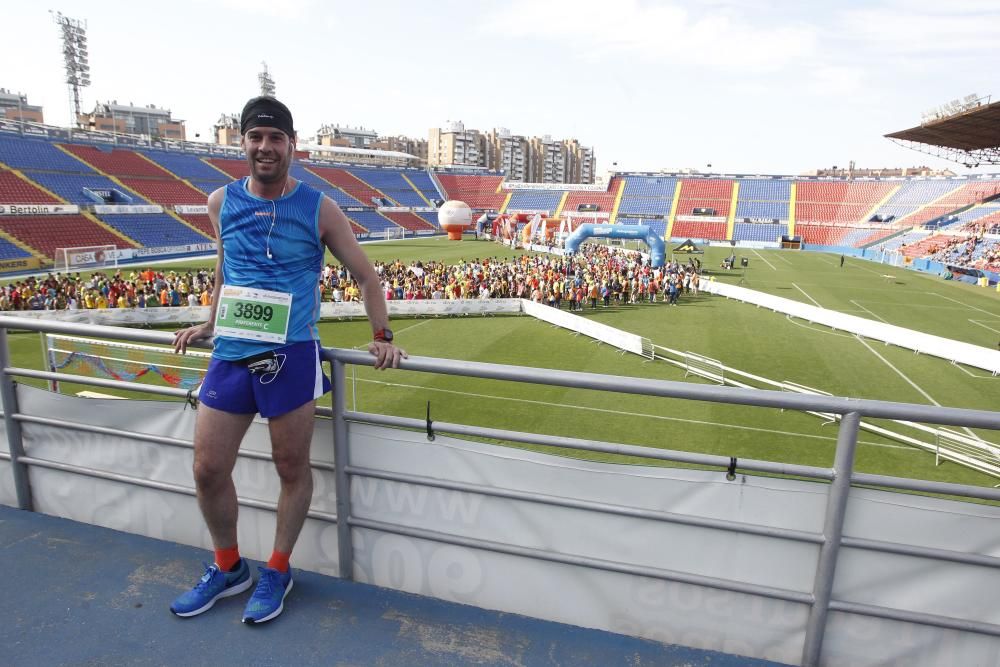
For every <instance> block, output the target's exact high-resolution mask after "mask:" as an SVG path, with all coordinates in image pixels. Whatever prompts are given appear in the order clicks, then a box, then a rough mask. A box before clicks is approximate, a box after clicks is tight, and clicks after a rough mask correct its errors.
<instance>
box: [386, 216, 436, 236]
mask: <svg viewBox="0 0 1000 667" xmlns="http://www.w3.org/2000/svg"><path fill="white" fill-rule="evenodd" d="M382 215H384V216H385V217H387V218H388V219H389V220H391V221H393V222H394V223H396V224H397V225H399V226H400V227H402V228H403V229H405V230H406V231H408V232H413V233H415V234H427V233H433V232H437V231H440V229H439V228H438V226H437V225H432V224H431V223H430V222H429V221H427V220H426V219H425V218H422V217H420V216H418V215H416V214H414V213H401V212H393V211H386V212H385V213H382ZM435 215H436V214H435Z"/></svg>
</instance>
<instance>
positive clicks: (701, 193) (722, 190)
mask: <svg viewBox="0 0 1000 667" xmlns="http://www.w3.org/2000/svg"><path fill="white" fill-rule="evenodd" d="M734 184H735V182H734V181H731V180H728V179H721V178H701V179H687V178H685V179H683V180H682V181H681V193H680V198H679V199H678V200H677V215H678V216H681V215H697V213H695V211H696V210H697V209H710V210H712V211H714V212H712V213H708V214H707V215H717V216H728V215H729V209H730V207H731V205H732V200H733V185H734Z"/></svg>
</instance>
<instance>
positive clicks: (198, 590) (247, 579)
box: [170, 558, 253, 617]
mask: <svg viewBox="0 0 1000 667" xmlns="http://www.w3.org/2000/svg"><path fill="white" fill-rule="evenodd" d="M252 585H253V578H252V577H251V576H250V566H249V565H247V561H246V559H245V558H241V559H240V563H239V567H238V568H236V571H235V572H223V571H222V570H220V569H219V566H218V565H216V564H215V563H212V564H211V565H208V564H205V574H203V575H202V577H201V579H200V580H199V581H198V583H197V584H195V586H194V588H192V589H191V590H189V591H188V592H187V593H184V594H183V595H181V596H180V597H179V598H177V599H176V600H174V603H173V604H172V605H170V611H172V612H174V613H175V614H177V615H178V616H184V617H188V616H197V615H198V614H202V613H204V612H206V611H208V610H209V609H211V608H212V605H213V604H215V601H216V600H218V599H219V598H228V597H230V596H232V595H239V594H240V593H242V592H243V591H245V590H246V589H248V588H250V587H251V586H252Z"/></svg>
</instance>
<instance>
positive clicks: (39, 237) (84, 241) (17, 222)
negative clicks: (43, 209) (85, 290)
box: [0, 215, 136, 260]
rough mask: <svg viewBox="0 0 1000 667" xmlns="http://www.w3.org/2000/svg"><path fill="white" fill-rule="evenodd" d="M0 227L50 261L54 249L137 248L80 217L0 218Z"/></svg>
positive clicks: (53, 256)
mask: <svg viewBox="0 0 1000 667" xmlns="http://www.w3.org/2000/svg"><path fill="white" fill-rule="evenodd" d="M0 228H2V229H3V231H5V232H7V233H8V234H9V235H11V236H13V237H14V238H16V239H18V240H19V241H21V242H23V243H25V244H27V245H28V246H30V247H32V248H34V249H35V250H37V251H39V254H42V255H44V256H45V257H47V258H49V259H50V260H52V259H54V258H55V254H56V248H69V247H74V246H88V245H115V246H118V247H119V248H122V247H131V246H134V245H136V244H135V243H133V242H131V241H127V240H125V239H123V238H122V237H120V236H117V235H116V234H114V233H112V232H111V231H109V230H107V229H105V228H104V227H102V226H100V225H98V224H96V223H94V222H93V221H91V220H89V219H88V218H86V217H85V216H82V215H39V216H32V217H20V216H18V217H10V216H0Z"/></svg>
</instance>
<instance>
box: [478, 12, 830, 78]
mask: <svg viewBox="0 0 1000 667" xmlns="http://www.w3.org/2000/svg"><path fill="white" fill-rule="evenodd" d="M480 29H481V31H483V32H484V33H487V34H491V35H503V36H504V38H505V44H510V45H512V46H515V47H516V46H517V45H518V44H519V43H523V42H522V41H521V40H529V41H530V40H538V43H540V44H544V45H554V44H555V43H556V42H558V43H559V44H560V45H561V46H566V47H568V48H569V49H571V50H572V51H574V52H575V54H576V56H577V57H579V58H581V59H584V60H588V61H599V60H603V59H606V58H608V57H612V56H615V57H622V58H627V57H630V56H631V57H638V58H642V59H644V60H647V61H652V62H660V63H665V64H701V65H708V66H712V67H723V68H730V69H734V70H736V71H740V70H745V69H749V68H754V69H758V70H759V69H762V68H763V69H771V68H777V67H780V66H782V65H784V64H786V63H788V62H790V61H792V60H795V59H799V58H803V57H806V56H808V55H809V54H811V53H813V52H814V51H815V48H816V42H817V37H816V31H815V29H814V28H813V27H811V26H807V25H803V24H800V23H785V24H781V23H775V22H774V20H773V19H769V20H768V21H766V22H761V23H759V24H754V23H752V22H751V21H750V20H749V19H748V18H747V17H746V16H745V15H744V14H743V13H741V11H740V10H738V9H736V8H732V7H723V6H714V7H710V8H709V9H708V10H707V11H705V10H704V8H702V10H700V11H698V12H692V11H689V10H688V9H686V8H685V7H683V6H681V5H679V4H659V5H650V4H648V3H642V2H639V1H638V0H620V1H619V2H617V3H608V2H600V1H596V0H515V2H513V3H512V4H511V5H509V6H508V7H507V8H505V9H503V10H497V11H494V12H492V13H490V14H488V15H487V16H486V17H485V20H484V21H483V23H482V24H481V25H480Z"/></svg>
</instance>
